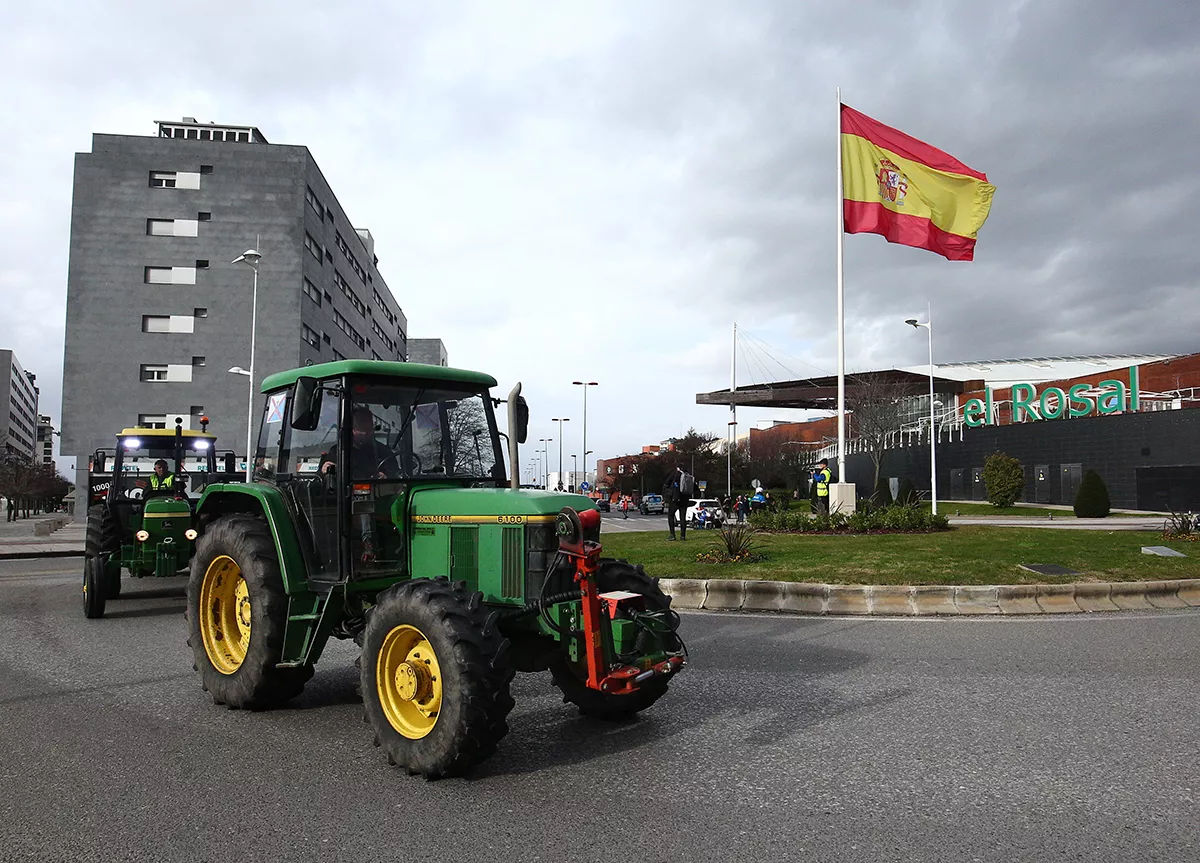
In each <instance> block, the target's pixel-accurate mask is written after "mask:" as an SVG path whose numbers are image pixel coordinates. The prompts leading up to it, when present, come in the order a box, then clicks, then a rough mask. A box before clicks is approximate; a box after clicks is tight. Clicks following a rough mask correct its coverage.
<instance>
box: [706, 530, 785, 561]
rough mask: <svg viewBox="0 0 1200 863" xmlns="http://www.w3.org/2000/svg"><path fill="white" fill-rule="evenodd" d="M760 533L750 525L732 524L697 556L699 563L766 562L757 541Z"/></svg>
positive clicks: (719, 533)
mask: <svg viewBox="0 0 1200 863" xmlns="http://www.w3.org/2000/svg"><path fill="white" fill-rule="evenodd" d="M757 533H758V531H756V530H755V529H754V528H753V527H751V526H750V525H748V524H731V525H727V526H726V527H723V528H722V529H721V530H720V531H718V532H717V534H716V536H714V537H713V541H712V542H711V543H709V546H708V549H707V550H705V551H703V552H701V553H700V554H698V555H696V560H697V561H698V562H699V563H753V562H755V561H759V560H766V559H767V556H766V555H765V554H763V553H762V546H761V545H759V543H758V542H756V541H755V537H756V536H757Z"/></svg>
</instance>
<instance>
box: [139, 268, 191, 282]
mask: <svg viewBox="0 0 1200 863" xmlns="http://www.w3.org/2000/svg"><path fill="white" fill-rule="evenodd" d="M146 284H148V285H194V284H196V268H195V267H146Z"/></svg>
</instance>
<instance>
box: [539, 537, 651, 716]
mask: <svg viewBox="0 0 1200 863" xmlns="http://www.w3.org/2000/svg"><path fill="white" fill-rule="evenodd" d="M596 586H597V587H598V588H599V591H600V593H608V592H609V591H612V590H628V591H630V592H631V593H640V594H641V595H642V596H644V597H645V598H646V610H647V611H660V610H663V609H667V608H670V607H671V597H669V596H667V595H666V594H665V593H663V592H662V589H661V588H659V586H658V579H657V578H651V577H650V576H648V575H646V572H645V570H643V569H642V568H641V567H640V566H637V567H634V566H630V565H629V564H628V563H626V562H625V561H623V560H613V559H612V558H605V559H603V560H601V561H600V568H599V569H598V570H597V572H596ZM550 674H551V675H552V676H553V677H554V685H555V686H557V687H558V688H559V689H561V690H562V694H563V701H567V702H570V703H571V704H574V705H575V706H576V707H578V708H579V712H580V713H582V714H584V715H585V716H595V717H597V718H599V719H624V718H626V717H629V716H632V715H633V714H635V713H637V712H639V711H642V710H645V709H646V708H647V707H649V706H650V705H652V704H653V703H654V702H656V701H658V699H660V698H662V697H663V695H665V694H666V692H667V681H666V680H665V679H664V678H654V679H653V680H650V681H647V682H646V683H645V684H644V685H643V686H642V688H641V689H638V690H637V691H636V692H631V693H629V694H627V695H612V694H609V693H607V692H598V691H596V690H595V689H592V688H590V687H589V686H588V685H587V684H586V683H585V682H584V681H585V680H586V679H587V666H586V665H585V664H584V663H583V662H582V661H580V662H571V660H570V657H569V656H568V655H567V651H566V647H565V646H562V647H560V648H559V649H558V650H555V651H554V653H553V655H552V656H551V657H550Z"/></svg>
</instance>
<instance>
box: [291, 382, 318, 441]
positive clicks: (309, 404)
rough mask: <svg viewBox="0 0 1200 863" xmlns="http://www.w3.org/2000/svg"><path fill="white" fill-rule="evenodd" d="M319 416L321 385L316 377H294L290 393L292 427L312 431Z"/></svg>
mask: <svg viewBox="0 0 1200 863" xmlns="http://www.w3.org/2000/svg"><path fill="white" fill-rule="evenodd" d="M320 417H321V385H320V383H319V382H318V381H317V379H316V378H308V377H301V378H296V391H295V392H294V393H293V394H292V428H294V429H296V430H297V431H313V430H315V429H316V427H317V423H318V422H319V420H320Z"/></svg>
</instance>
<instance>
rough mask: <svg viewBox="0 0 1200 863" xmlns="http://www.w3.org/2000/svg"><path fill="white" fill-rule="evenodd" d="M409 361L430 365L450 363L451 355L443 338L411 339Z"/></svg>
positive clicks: (446, 364)
mask: <svg viewBox="0 0 1200 863" xmlns="http://www.w3.org/2000/svg"><path fill="white" fill-rule="evenodd" d="M408 361H409V362H410V363H425V364H426V365H429V366H448V365H450V357H449V355H448V354H447V353H446V346H445V345H444V344H442V340H441V339H409V342H408Z"/></svg>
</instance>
